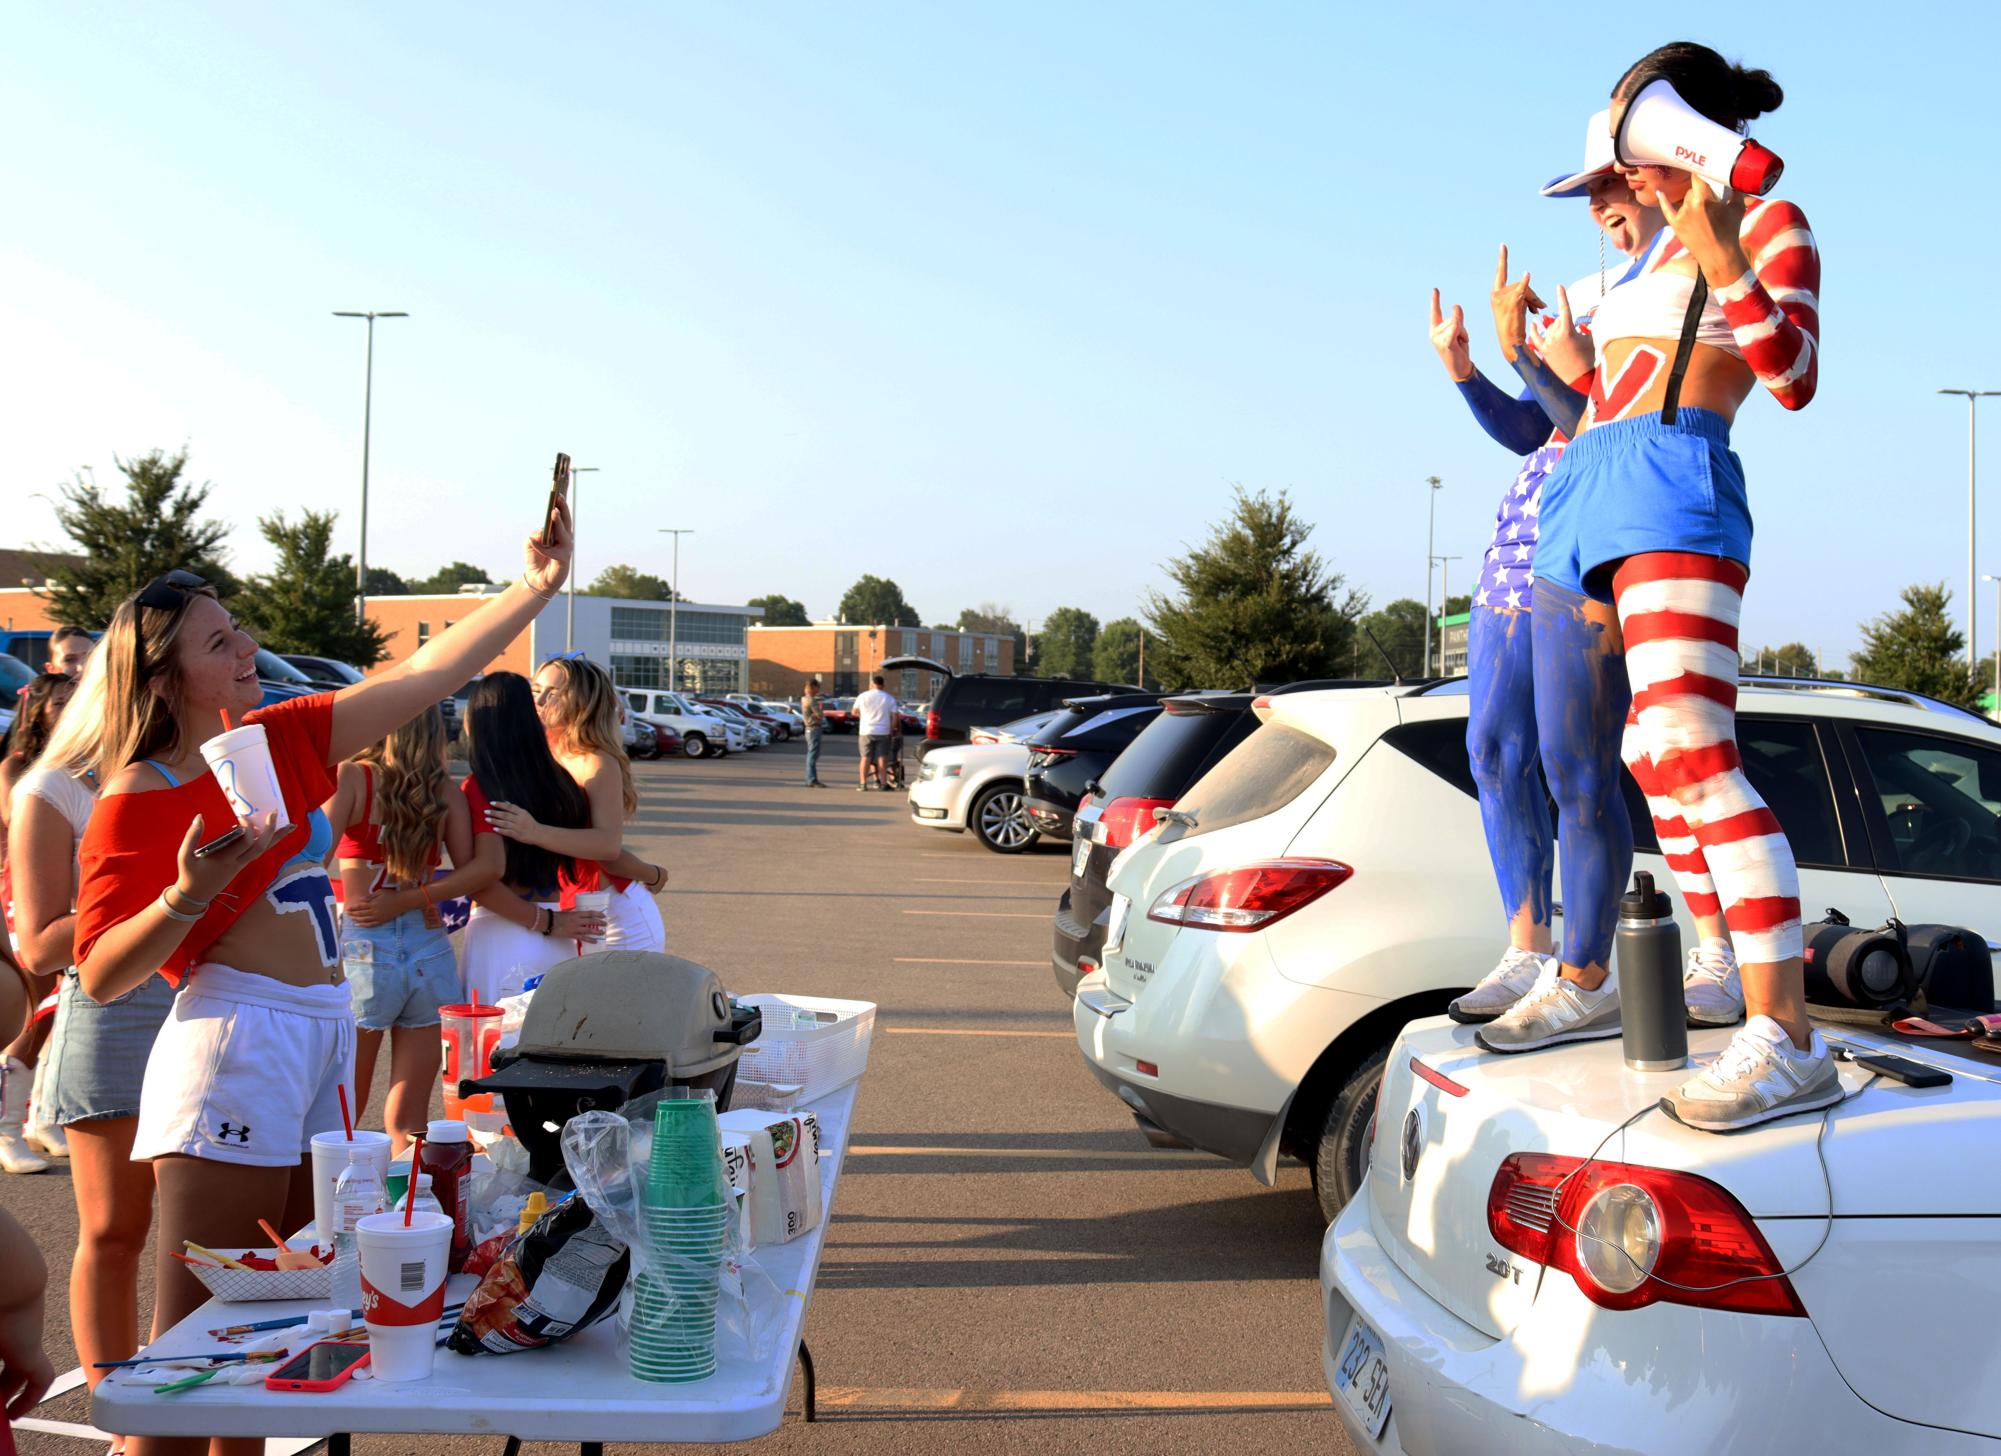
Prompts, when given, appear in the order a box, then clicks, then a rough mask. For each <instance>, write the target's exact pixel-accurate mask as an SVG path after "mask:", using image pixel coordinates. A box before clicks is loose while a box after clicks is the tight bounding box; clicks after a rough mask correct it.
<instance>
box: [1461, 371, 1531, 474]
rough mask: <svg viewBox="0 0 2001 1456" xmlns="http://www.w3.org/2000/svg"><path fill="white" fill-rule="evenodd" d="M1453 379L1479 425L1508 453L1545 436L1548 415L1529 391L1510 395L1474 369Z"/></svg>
mask: <svg viewBox="0 0 2001 1456" xmlns="http://www.w3.org/2000/svg"><path fill="white" fill-rule="evenodd" d="M1453 382H1454V383H1455V384H1456V385H1458V387H1459V395H1460V397H1461V398H1462V399H1464V400H1465V401H1466V408H1468V409H1469V410H1471V411H1473V418H1474V420H1475V421H1477V422H1478V424H1479V426H1480V428H1481V429H1483V430H1485V431H1486V432H1487V436H1488V438H1489V439H1491V440H1492V441H1493V442H1494V443H1495V444H1497V445H1499V446H1501V447H1503V448H1504V449H1506V450H1507V452H1508V453H1509V454H1511V455H1526V454H1528V453H1529V451H1531V450H1533V449H1535V448H1536V446H1538V445H1540V444H1542V442H1543V441H1544V440H1547V439H1548V438H1549V416H1548V415H1546V414H1544V413H1543V411H1542V406H1541V405H1539V404H1537V403H1536V402H1535V399H1534V398H1533V396H1532V395H1530V394H1528V393H1523V394H1522V395H1521V396H1519V397H1515V396H1511V395H1509V394H1507V393H1506V392H1505V391H1504V390H1502V389H1501V388H1500V386H1499V385H1497V384H1495V383H1494V382H1493V381H1492V380H1491V379H1489V378H1487V376H1486V375H1484V374H1482V373H1481V372H1480V371H1479V370H1477V369H1475V370H1474V371H1473V377H1472V378H1471V379H1459V380H1455V381H1453Z"/></svg>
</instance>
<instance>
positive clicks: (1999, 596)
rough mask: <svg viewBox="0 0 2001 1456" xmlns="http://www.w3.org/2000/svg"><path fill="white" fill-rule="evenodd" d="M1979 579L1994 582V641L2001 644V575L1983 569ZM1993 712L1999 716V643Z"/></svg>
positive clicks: (1995, 665) (2000, 651)
mask: <svg viewBox="0 0 2001 1456" xmlns="http://www.w3.org/2000/svg"><path fill="white" fill-rule="evenodd" d="M1980 579H1981V580H1982V581H1991V582H1993V583H1994V632H1995V637H1994V641H1995V642H1996V644H2001V576H1994V575H1992V574H1990V573H1988V572H1985V571H1983V572H1981V573H1980ZM1994 712H1995V714H1996V715H1997V716H2001V645H1997V647H1996V649H1995V653H1994Z"/></svg>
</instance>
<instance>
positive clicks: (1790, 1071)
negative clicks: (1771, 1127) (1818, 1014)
mask: <svg viewBox="0 0 2001 1456" xmlns="http://www.w3.org/2000/svg"><path fill="white" fill-rule="evenodd" d="M1847 1095H1848V1094H1847V1093H1846V1092H1845V1091H1843V1090H1842V1086H1841V1076H1840V1074H1839V1073H1837V1072H1836V1071H1835V1070H1834V1058H1833V1057H1832V1056H1830V1055H1829V1054H1828V1050H1827V1043H1826V1042H1825V1041H1823V1040H1822V1039H1821V1035H1820V1033H1819V1032H1818V1031H1816V1032H1814V1033H1813V1040H1812V1042H1811V1043H1810V1044H1809V1045H1808V1047H1807V1049H1806V1050H1805V1051H1801V1050H1800V1049H1799V1048H1798V1047H1796V1046H1794V1045H1793V1039H1792V1037H1791V1036H1789V1035H1787V1033H1786V1029H1785V1028H1784V1027H1783V1026H1780V1025H1779V1024H1778V1022H1776V1021H1774V1020H1772V1018H1771V1017H1769V1016H1754V1017H1752V1018H1751V1019H1750V1020H1749V1021H1747V1022H1746V1023H1744V1028H1743V1030H1741V1031H1739V1032H1738V1033H1737V1034H1736V1035H1735V1036H1733V1037H1731V1038H1730V1045H1729V1046H1727V1047H1725V1048H1724V1049H1723V1051H1722V1053H1721V1054H1720V1055H1719V1056H1718V1057H1717V1058H1716V1060H1715V1061H1713V1062H1711V1063H1710V1064H1709V1065H1708V1066H1706V1067H1704V1068H1703V1069H1702V1070H1701V1071H1700V1072H1698V1073H1697V1074H1696V1075H1695V1076H1693V1077H1691V1078H1689V1080H1688V1081H1686V1082H1684V1083H1682V1084H1681V1086H1679V1087H1677V1088H1676V1089H1675V1090H1674V1091H1673V1092H1672V1093H1670V1094H1669V1095H1668V1096H1666V1097H1663V1098H1662V1099H1661V1110H1662V1111H1664V1112H1666V1113H1667V1115H1668V1116H1669V1117H1672V1118H1673V1119H1674V1120H1675V1121H1676V1122H1680V1123H1683V1124H1685V1125H1687V1126H1689V1127H1695V1128H1700V1129H1702V1130H1703V1131H1704V1132H1735V1131H1737V1130H1738V1129H1739V1128H1745V1127H1756V1126H1757V1125H1758V1124H1759V1123H1761V1122H1770V1121H1772V1120H1773V1119H1774V1118H1779V1117H1790V1116H1792V1115H1793V1114H1794V1113H1796V1112H1814V1111H1818V1110H1819V1109H1820V1108H1823V1107H1832V1106H1833V1105H1834V1104H1835V1103H1837V1102H1839V1101H1840V1100H1841V1099H1842V1098H1843V1097H1845V1096H1847Z"/></svg>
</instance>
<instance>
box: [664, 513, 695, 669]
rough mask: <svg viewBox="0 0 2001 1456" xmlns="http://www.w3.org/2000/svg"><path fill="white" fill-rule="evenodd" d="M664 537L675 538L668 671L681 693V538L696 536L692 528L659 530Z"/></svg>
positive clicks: (669, 587) (669, 599) (669, 586)
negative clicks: (678, 658) (678, 659)
mask: <svg viewBox="0 0 2001 1456" xmlns="http://www.w3.org/2000/svg"><path fill="white" fill-rule="evenodd" d="M659 530H660V534H661V535H663V536H672V537H673V538H674V567H673V571H674V576H673V579H672V580H671V581H669V582H668V584H667V671H668V672H669V673H671V674H673V677H674V691H675V692H677V693H678V692H679V691H681V681H680V679H681V664H680V663H679V661H677V660H676V659H677V657H678V655H679V653H680V650H681V646H680V643H681V538H682V537H683V536H692V535H694V534H695V531H694V528H693V527H692V526H686V527H670V526H662V527H660V528H659Z"/></svg>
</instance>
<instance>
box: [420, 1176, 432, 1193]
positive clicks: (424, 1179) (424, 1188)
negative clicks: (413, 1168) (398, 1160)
mask: <svg viewBox="0 0 2001 1456" xmlns="http://www.w3.org/2000/svg"><path fill="white" fill-rule="evenodd" d="M417 1191H418V1192H419V1193H429V1192H430V1191H431V1175H430V1174H429V1173H419V1174H418V1175H417Z"/></svg>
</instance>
